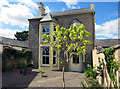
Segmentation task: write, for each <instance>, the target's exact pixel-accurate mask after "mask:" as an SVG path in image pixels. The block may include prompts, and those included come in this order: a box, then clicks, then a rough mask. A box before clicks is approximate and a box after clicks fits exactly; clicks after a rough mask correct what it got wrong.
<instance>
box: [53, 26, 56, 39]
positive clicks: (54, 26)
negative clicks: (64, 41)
mask: <svg viewBox="0 0 120 89" xmlns="http://www.w3.org/2000/svg"><path fill="white" fill-rule="evenodd" d="M55 27H56V26H54V31H56V28H55ZM53 41H56V37H54V36H53Z"/></svg>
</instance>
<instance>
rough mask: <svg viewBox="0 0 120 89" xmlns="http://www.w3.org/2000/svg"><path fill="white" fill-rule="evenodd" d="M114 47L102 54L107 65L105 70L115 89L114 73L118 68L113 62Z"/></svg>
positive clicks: (116, 63)
mask: <svg viewBox="0 0 120 89" xmlns="http://www.w3.org/2000/svg"><path fill="white" fill-rule="evenodd" d="M114 51H115V49H114V47H110V48H106V49H104V50H103V51H102V52H103V53H104V55H105V60H106V63H107V70H108V73H109V76H110V78H111V80H112V81H113V85H114V87H115V88H117V79H116V72H117V70H118V68H119V65H118V62H116V61H114V60H113V59H114V57H115V56H114Z"/></svg>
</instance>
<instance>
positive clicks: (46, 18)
mask: <svg viewBox="0 0 120 89" xmlns="http://www.w3.org/2000/svg"><path fill="white" fill-rule="evenodd" d="M45 21H54V22H57V23H59V21H58V20H57V19H55V18H54V17H52V16H51V14H50V13H48V14H47V15H46V16H44V17H43V18H42V19H41V20H40V22H45Z"/></svg>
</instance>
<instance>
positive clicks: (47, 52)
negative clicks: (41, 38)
mask: <svg viewBox="0 0 120 89" xmlns="http://www.w3.org/2000/svg"><path fill="white" fill-rule="evenodd" d="M45 51H46V55H49V47H46V49H45Z"/></svg>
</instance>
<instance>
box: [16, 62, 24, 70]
mask: <svg viewBox="0 0 120 89" xmlns="http://www.w3.org/2000/svg"><path fill="white" fill-rule="evenodd" d="M25 66H26V64H25V63H24V62H22V63H20V64H19V65H18V68H19V69H23V68H24V67H25Z"/></svg>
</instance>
